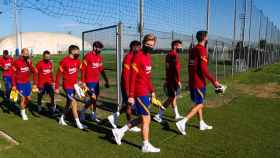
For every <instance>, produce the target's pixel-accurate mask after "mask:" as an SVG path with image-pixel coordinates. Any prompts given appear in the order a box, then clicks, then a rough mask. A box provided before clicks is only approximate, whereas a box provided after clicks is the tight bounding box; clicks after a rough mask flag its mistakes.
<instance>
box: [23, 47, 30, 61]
mask: <svg viewBox="0 0 280 158" xmlns="http://www.w3.org/2000/svg"><path fill="white" fill-rule="evenodd" d="M21 56H22V57H23V58H24V59H25V60H28V59H29V50H28V49H27V48H23V49H22V50H21Z"/></svg>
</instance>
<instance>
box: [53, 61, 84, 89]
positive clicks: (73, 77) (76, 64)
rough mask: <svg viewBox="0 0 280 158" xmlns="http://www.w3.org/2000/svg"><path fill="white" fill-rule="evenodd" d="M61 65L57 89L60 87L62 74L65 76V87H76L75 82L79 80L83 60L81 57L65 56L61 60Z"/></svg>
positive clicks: (57, 77)
mask: <svg viewBox="0 0 280 158" xmlns="http://www.w3.org/2000/svg"><path fill="white" fill-rule="evenodd" d="M59 64H60V67H59V69H58V71H57V74H56V82H55V89H58V88H59V82H60V78H61V75H62V77H63V88H64V89H74V84H76V83H77V81H78V74H79V69H80V68H81V62H80V60H79V59H73V58H70V57H69V56H66V57H64V58H63V59H62V60H61V61H60V62H59Z"/></svg>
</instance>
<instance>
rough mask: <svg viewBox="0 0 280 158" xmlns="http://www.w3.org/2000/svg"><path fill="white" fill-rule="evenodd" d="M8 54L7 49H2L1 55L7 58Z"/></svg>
mask: <svg viewBox="0 0 280 158" xmlns="http://www.w3.org/2000/svg"><path fill="white" fill-rule="evenodd" d="M8 56H9V51H8V50H4V51H3V57H4V58H7V57H8Z"/></svg>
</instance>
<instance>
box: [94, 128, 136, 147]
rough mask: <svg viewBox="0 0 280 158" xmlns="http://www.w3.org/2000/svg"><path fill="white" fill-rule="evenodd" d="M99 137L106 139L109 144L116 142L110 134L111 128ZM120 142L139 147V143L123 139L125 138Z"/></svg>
mask: <svg viewBox="0 0 280 158" xmlns="http://www.w3.org/2000/svg"><path fill="white" fill-rule="evenodd" d="M99 138H100V139H102V140H105V141H108V142H109V143H111V144H116V142H115V140H114V136H113V134H112V130H110V133H107V134H106V135H104V136H100V137H99ZM122 144H128V145H130V146H133V147H135V148H138V149H141V146H140V145H137V144H134V143H132V142H129V141H127V140H125V139H122Z"/></svg>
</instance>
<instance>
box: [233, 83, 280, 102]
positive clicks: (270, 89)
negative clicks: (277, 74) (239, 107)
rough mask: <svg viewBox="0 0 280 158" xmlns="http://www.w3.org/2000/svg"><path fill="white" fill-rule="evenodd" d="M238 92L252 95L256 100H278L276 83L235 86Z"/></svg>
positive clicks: (279, 88)
mask: <svg viewBox="0 0 280 158" xmlns="http://www.w3.org/2000/svg"><path fill="white" fill-rule="evenodd" d="M236 89H237V90H238V92H240V93H243V94H248V95H254V96H256V97H258V98H269V99H280V95H279V94H280V85H278V84H277V83H267V84H260V85H248V84H237V85H236Z"/></svg>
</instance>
